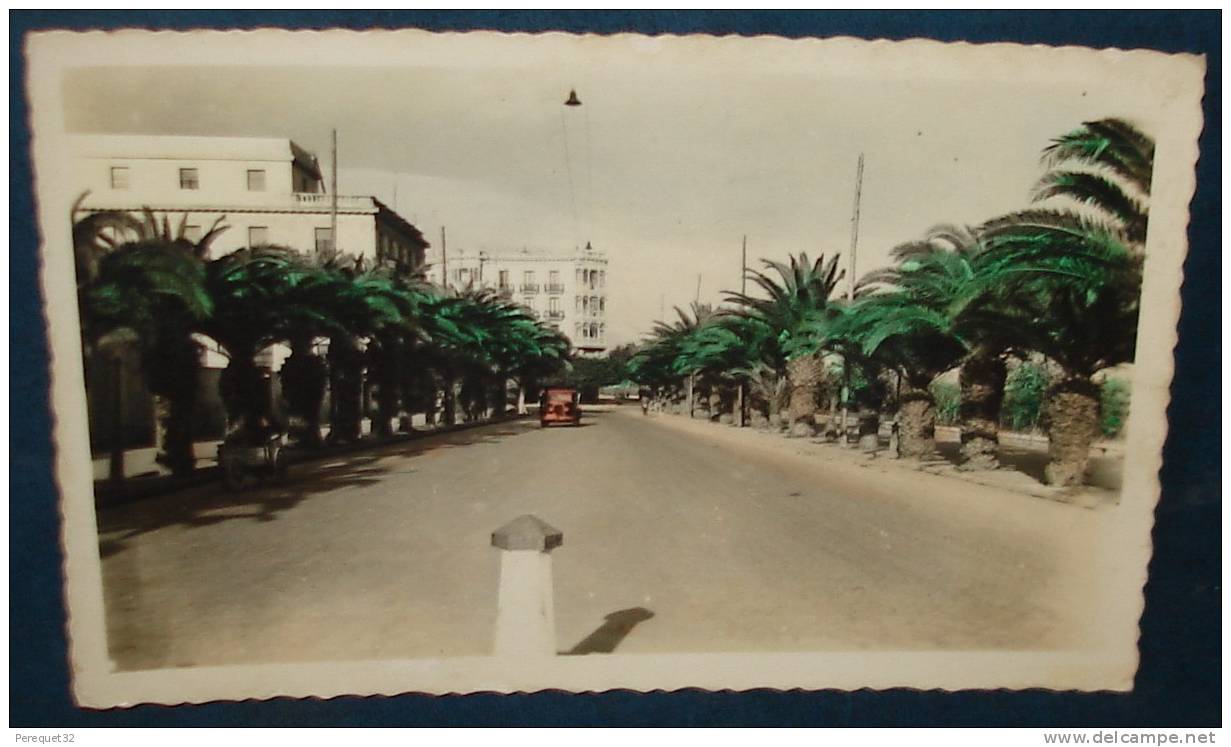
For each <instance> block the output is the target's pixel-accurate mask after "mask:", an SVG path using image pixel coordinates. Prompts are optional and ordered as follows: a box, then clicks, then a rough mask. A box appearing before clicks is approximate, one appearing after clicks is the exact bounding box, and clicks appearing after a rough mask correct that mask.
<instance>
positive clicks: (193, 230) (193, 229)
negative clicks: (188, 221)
mask: <svg viewBox="0 0 1231 747" xmlns="http://www.w3.org/2000/svg"><path fill="white" fill-rule="evenodd" d="M184 238H186V239H188V240H189V241H191V242H192V243H194V244H195V243H197V242H198V241H200V240H201V227H200V226H184Z"/></svg>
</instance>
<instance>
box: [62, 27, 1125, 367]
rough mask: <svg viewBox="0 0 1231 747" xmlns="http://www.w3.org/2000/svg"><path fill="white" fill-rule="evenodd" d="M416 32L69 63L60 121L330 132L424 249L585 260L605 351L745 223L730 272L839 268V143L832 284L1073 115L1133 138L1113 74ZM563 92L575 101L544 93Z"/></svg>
mask: <svg viewBox="0 0 1231 747" xmlns="http://www.w3.org/2000/svg"><path fill="white" fill-rule="evenodd" d="M748 41H749V42H755V41H756V40H748ZM779 41H780V40H779ZM435 43H437V44H441V43H444V44H447V45H449V46H448V48H449V49H450V50H456V54H452V55H449V56H445V57H442V58H441V59H440V60H439V61H438V62H437V61H433V60H432V59H422V60H419V61H417V62H415V63H413V64H381V65H375V64H367V63H366V62H365V61H366V60H367V59H368V58H363V59H362V60H359V61H358V63H356V62H352V63H350V64H342V63H339V64H336V65H326V64H320V62H319V61H316V63H315V64H312V65H301V64H289V63H288V64H284V65H279V66H270V65H267V64H244V65H240V64H234V61H230V62H228V63H227V64H218V65H203V64H183V62H182V61H177V60H165V61H158V60H154V61H151V62H152V63H165V64H142V65H134V64H125V65H123V66H93V67H81V68H74V69H70V70H69V71H68V73H67V74H66V76H65V79H64V88H63V93H64V101H65V107H66V111H65V122H66V127H67V129H68V130H69V131H70V132H92V133H146V134H185V135H229V136H245V135H247V136H264V137H268V136H274V137H289V138H291V139H293V140H295V141H296V142H298V143H299V144H301V145H303V146H304V147H306V148H308V149H309V150H312V151H314V152H315V153H317V154H318V156H319V157H320V159H321V162H322V165H324V166H328V163H329V140H330V131H331V129H333V128H336V129H337V130H338V140H339V190H338V191H339V192H340V193H341V194H371V195H375V196H376V197H378V198H379V199H381V200H382V201H384V202H386V203H387V204H389V205H390V206H395V208H396V209H397V211H398V212H400V213H401V214H402V215H403V216H405V217H406V218H407V219H409V220H411V221H412V222H413V223H415V224H416V225H417V226H418V227H419V228H420V229H421V230H422V231H423V232H424V234H425V235H426V236H427V237H428V238H429V240H434V239H435V238H437V237H439V235H440V227H441V226H442V225H443V226H447V228H448V236H449V248H450V252H451V253H452V251H454V250H455V249H459V248H460V249H465V250H467V251H477V250H479V249H485V250H488V251H501V250H513V249H520V248H522V247H530V248H535V249H541V250H547V251H559V252H566V251H568V250H570V249H571V248H573V247H575V246H579V245H583V244H584V243H585V242H586V241H590V242H592V243H593V245H594V246H595V247H596V248H601V249H604V250H606V252H607V255H608V259H609V263H610V264H609V270H608V293H609V299H608V305H607V308H608V316H609V319H608V333H609V334H608V336H609V340H610V341H611V342H612V343H616V344H618V343H623V342H630V341H635V340H637V339H639V338H640V337H641V336H642V335H643V334H645V333H646V332H647V331H648V329H649V327H650V326H651V324H652V321H653V320H654V319H655V318H658V317H659V313H660V309H661V308H663V306H664V305H665V308H666V309H667V311H668V313H670V309H671V307H672V306H674V305H687V304H688V303H689V302H690V301H692V300H693V298H694V296H695V295H696V294H697V288H698V279H699V281H700V282H699V285H700V294H699V298H700V300H701V301H702V302H711V303H714V302H718V301H720V300H721V298H722V291H723V290H727V289H734V288H738V286H739V283H740V252H741V242H742V241H743V238H744V237H745V236H747V244H748V258H749V265H750V266H754V267H755V266H758V265H759V260H760V259H761V258H771V259H778V260H785V259H786V258H787V257H788V255H790V254H792V253H797V252H800V251H806V252H808V253H809V255H810V256H811V257H815V256H816V255H818V254H824V255H826V256H829V255H831V254H833V253H842V254H843V255H844V260H843V261H844V263H845V262H846V261H847V257H848V254H849V248H850V243H851V217H852V209H853V205H854V191H855V178H856V163H857V160H858V158H859V155H860V154H861V153H862V154H863V155H864V158H865V168H864V175H863V184H862V199H861V215H860V230H859V237H858V254H857V267H856V275H862V274H863V273H864V272H867V271H868V270H871V269H874V268H876V267H879V266H883V265H884V264H885V263H886V261H887V257H888V255H889V251H890V250H891V248H892V247H893V246H895V245H896V244H899V243H901V242H904V241H908V240H911V239H913V238H917V237H919V236H921V235H922V234H923V233H924V232H925V231H926V230H927V229H928V228H929V227H930V226H933V225H936V224H939V223H966V224H977V223H979V222H982V221H984V220H986V219H988V218H991V217H994V216H997V215H1000V214H1003V213H1005V212H1008V211H1011V210H1015V209H1020V208H1022V207H1025V206H1026V205H1027V203H1028V200H1029V194H1030V189H1031V187H1032V186H1033V185H1034V183H1035V182H1036V181H1037V180H1038V178H1039V176H1041V174H1042V168H1041V166H1040V164H1039V154H1040V151H1041V150H1042V148H1043V147H1045V146H1046V145H1047V144H1048V142H1049V141H1050V139H1051V138H1053V137H1056V136H1058V135H1061V134H1062V133H1064V132H1066V131H1068V130H1071V129H1073V128H1074V127H1076V126H1077V125H1079V124H1080V123H1081V122H1082V121H1086V120H1090V119H1097V118H1102V117H1107V116H1121V117H1126V118H1128V119H1130V120H1133V121H1136V122H1138V123H1143V124H1144V126H1146V128H1147V131H1148V122H1143V120H1144V119H1147V118H1148V115H1149V112H1147V111H1144V110H1139V109H1140V106H1141V105H1140V104H1139V103H1137V102H1138V99H1139V97H1138V96H1136V95H1135V93H1136V92H1135V91H1134V90H1133V82H1132V81H1131V80H1114V79H1113V80H1111V81H1110V82H1109V81H1108V80H1107V79H1106V78H1104V79H1103V80H1102V81H1101V83H1100V84H1097V85H1095V84H1091V82H1090V81H1088V80H1084V79H1083V78H1082V77H1081V76H1077V75H1074V76H1065V77H1056V76H1050V77H1048V76H1038V75H1032V74H1031V73H1030V71H1020V75H1019V74H1017V73H1016V72H1015V73H1013V74H1010V75H1006V74H1004V73H1003V72H1000V73H996V74H990V73H989V74H988V75H980V74H978V71H969V70H966V71H963V72H962V73H961V74H960V75H954V74H953V73H952V71H944V70H940V71H931V72H929V70H928V69H926V68H920V69H911V68H910V67H909V66H902V67H901V68H900V69H894V71H893V73H892V74H871V73H868V72H866V71H864V70H861V69H860V68H858V67H852V66H844V67H841V66H840V67H833V66H827V65H815V64H809V61H808V60H802V59H793V58H792V56H791V55H792V54H793V53H792V48H791V47H789V46H783V45H781V44H778V45H774V46H765V47H763V48H759V47H758V45H757V44H755V43H744V44H741V45H739V47H738V48H734V49H733V50H728V51H731V52H732V53H731V54H727V55H725V56H724V57H723V60H722V63H721V64H713V63H714V60H712V59H711V60H708V62H709V63H711V64H704V63H705V62H706V61H699V60H697V59H696V56H697V55H696V54H695V50H690V49H676V48H673V47H671V45H670V42H669V41H668V42H663V43H659V42H654V43H653V44H649V43H647V44H643V45H642V46H640V47H637V46H634V50H635V51H634V53H627V52H625V53H622V54H619V55H613V54H610V53H609V52H610V50H607V52H608V53H603V51H602V43H596V44H595V45H591V46H587V45H580V44H568V43H564V42H561V41H560V40H556V41H554V42H553V41H543V42H541V43H540V42H539V41H538V40H536V39H534V38H523V39H520V40H518V41H517V42H516V44H515V45H513V43H512V42H509V44H510V45H513V46H512V48H511V50H510V49H502V51H501V52H500V53H499V54H490V55H487V56H485V55H484V54H483V53H482V52H483V49H484V48H482V47H470V46H469V44H470V42H469V41H468V40H467V38H466V37H453V40H451V41H448V42H441V41H440V40H436V42H435ZM642 49H644V53H640V52H641V50H642ZM519 50H521V51H520V52H519ZM469 52H474V54H468V53H469ZM771 53H772V54H771ZM517 54H521V56H520V57H515V56H512V55H517ZM510 60H513V62H512V63H511V62H510ZM359 63H362V64H359ZM570 89H576V91H577V94H578V96H579V98H580V99H581V100H582V102H583V105H582V106H580V107H565V106H563V102H564V100H565V98H566V97H567V95H568V93H569V90H570Z"/></svg>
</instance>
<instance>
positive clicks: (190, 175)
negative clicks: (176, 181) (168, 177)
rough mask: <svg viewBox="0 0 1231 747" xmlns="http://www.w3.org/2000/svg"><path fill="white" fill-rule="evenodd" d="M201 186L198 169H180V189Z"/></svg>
mask: <svg viewBox="0 0 1231 747" xmlns="http://www.w3.org/2000/svg"><path fill="white" fill-rule="evenodd" d="M200 186H201V182H200V175H199V174H198V173H197V170H196V169H180V189H197V188H198V187H200Z"/></svg>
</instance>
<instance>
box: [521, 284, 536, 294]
mask: <svg viewBox="0 0 1231 747" xmlns="http://www.w3.org/2000/svg"><path fill="white" fill-rule="evenodd" d="M521 292H522V293H538V292H539V284H538V283H522V284H521Z"/></svg>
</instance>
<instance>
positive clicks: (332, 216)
mask: <svg viewBox="0 0 1231 747" xmlns="http://www.w3.org/2000/svg"><path fill="white" fill-rule="evenodd" d="M332 152H333V156H332V159H333V174H332V175H331V177H330V180H329V182H330V183H329V249H330V254H331V255H332V254H336V253H337V250H338V130H337V128H336V127H335V128H334V129H333V147H332Z"/></svg>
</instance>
